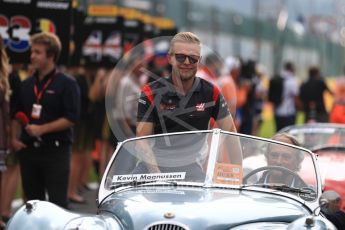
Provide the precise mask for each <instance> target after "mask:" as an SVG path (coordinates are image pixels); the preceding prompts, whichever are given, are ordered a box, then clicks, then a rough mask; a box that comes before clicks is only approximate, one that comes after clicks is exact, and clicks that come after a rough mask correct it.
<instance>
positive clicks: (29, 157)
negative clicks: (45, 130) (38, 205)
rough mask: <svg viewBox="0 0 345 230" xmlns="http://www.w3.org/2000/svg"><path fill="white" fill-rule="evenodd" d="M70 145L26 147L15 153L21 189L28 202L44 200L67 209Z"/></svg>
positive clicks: (55, 144) (56, 144) (52, 144)
mask: <svg viewBox="0 0 345 230" xmlns="http://www.w3.org/2000/svg"><path fill="white" fill-rule="evenodd" d="M70 154H71V145H70V144H68V143H57V142H54V143H51V144H41V145H39V146H37V145H36V146H34V145H28V147H27V148H25V149H23V150H21V151H19V152H18V157H19V163H20V170H21V176H22V185H23V190H24V193H25V196H26V197H27V199H28V200H34V199H38V200H45V198H46V197H45V194H46V192H47V194H48V198H49V201H50V202H52V203H54V204H56V205H59V206H61V207H63V208H67V206H68V201H67V189H68V177H69V169H70Z"/></svg>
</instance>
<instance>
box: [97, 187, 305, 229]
mask: <svg viewBox="0 0 345 230" xmlns="http://www.w3.org/2000/svg"><path fill="white" fill-rule="evenodd" d="M99 212H111V213H113V214H114V215H115V216H116V217H117V218H118V219H119V220H120V221H121V222H122V225H123V226H124V227H125V229H145V227H147V226H149V225H150V224H152V223H154V222H174V223H175V222H178V223H181V224H185V225H187V226H191V225H190V224H191V223H193V225H192V226H196V225H199V227H200V228H198V227H196V228H195V229H201V228H205V227H207V226H213V227H214V226H215V224H219V227H232V226H236V225H239V224H245V223H253V222H265V221H269V222H286V223H290V222H292V221H294V220H296V219H297V218H299V217H302V216H306V215H309V214H310V212H308V210H307V208H306V206H304V205H303V204H301V203H300V202H298V201H296V200H293V199H291V198H287V197H284V196H281V195H278V194H272V193H268V192H258V191H248V190H242V191H239V190H237V189H214V188H202V189H200V188H195V187H182V188H180V187H143V188H133V189H128V190H123V191H121V192H118V193H114V194H112V195H111V196H109V197H108V198H106V199H105V200H104V201H103V202H102V203H101V205H100V207H99ZM134 223H135V226H136V227H135V228H134ZM229 223H231V224H230V225H229ZM193 229H194V228H193Z"/></svg>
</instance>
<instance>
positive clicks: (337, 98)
mask: <svg viewBox="0 0 345 230" xmlns="http://www.w3.org/2000/svg"><path fill="white" fill-rule="evenodd" d="M329 121H330V122H332V123H340V124H345V77H340V78H339V79H338V80H337V84H336V88H335V93H334V102H333V106H332V109H331V112H330V120H329Z"/></svg>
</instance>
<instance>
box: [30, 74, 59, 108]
mask: <svg viewBox="0 0 345 230" xmlns="http://www.w3.org/2000/svg"><path fill="white" fill-rule="evenodd" d="M56 72H57V71H55V73H54V75H53V76H51V77H50V78H49V79H48V81H47V82H46V83H45V84H44V86H43V87H42V90H41V91H38V86H37V82H38V80H36V82H35V85H34V92H35V96H36V103H37V104H39V103H40V100H41V99H42V96H43V92H44V91H45V90H46V89H47V88H48V86H49V85H50V83H51V82H52V81H53V77H54V76H55V75H56Z"/></svg>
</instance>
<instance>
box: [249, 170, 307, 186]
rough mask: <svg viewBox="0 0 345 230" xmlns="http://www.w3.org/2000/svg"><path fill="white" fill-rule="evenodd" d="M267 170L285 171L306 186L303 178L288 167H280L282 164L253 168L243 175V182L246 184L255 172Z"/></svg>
mask: <svg viewBox="0 0 345 230" xmlns="http://www.w3.org/2000/svg"><path fill="white" fill-rule="evenodd" d="M269 170H276V171H280V172H282V173H287V174H289V175H291V176H293V178H294V179H296V180H297V181H300V182H302V183H303V186H304V185H305V186H307V185H306V183H305V182H304V180H303V179H302V178H301V177H300V176H299V175H298V174H297V173H296V172H294V171H292V170H290V169H288V168H285V167H282V166H274V165H270V166H264V167H260V168H257V169H254V170H253V171H251V172H249V173H248V174H247V175H246V176H245V177H243V184H246V183H247V180H248V179H249V177H251V176H253V175H254V174H257V173H259V172H262V171H269Z"/></svg>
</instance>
